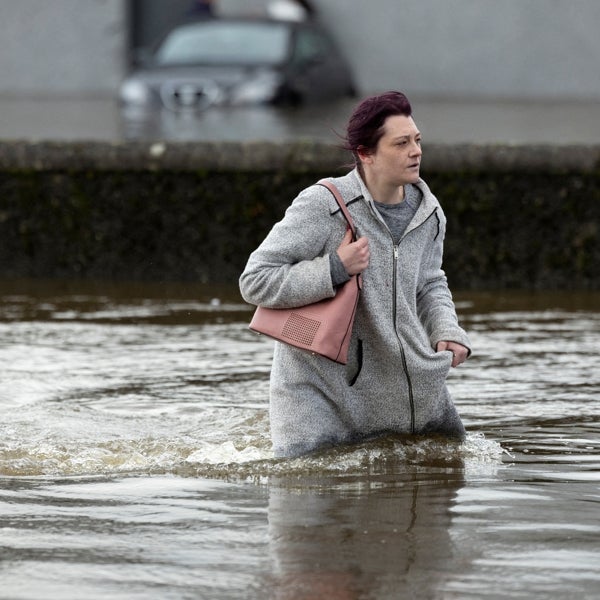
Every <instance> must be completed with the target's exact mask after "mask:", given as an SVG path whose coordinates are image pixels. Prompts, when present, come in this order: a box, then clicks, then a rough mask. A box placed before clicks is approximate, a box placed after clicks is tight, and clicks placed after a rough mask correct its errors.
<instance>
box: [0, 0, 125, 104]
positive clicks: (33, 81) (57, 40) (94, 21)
mask: <svg viewBox="0 0 600 600" xmlns="http://www.w3.org/2000/svg"><path fill="white" fill-rule="evenodd" d="M126 9H127V3H126V2H125V1H124V0H0V47H1V51H0V95H5V96H6V95H10V96H19V95H36V96H55V95H92V96H97V95H103V94H113V93H114V90H115V89H116V87H117V86H118V84H119V81H120V80H121V79H122V77H123V75H124V73H125V71H126V69H127V64H128V23H127V10H126Z"/></svg>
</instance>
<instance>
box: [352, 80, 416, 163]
mask: <svg viewBox="0 0 600 600" xmlns="http://www.w3.org/2000/svg"><path fill="white" fill-rule="evenodd" d="M393 115H404V116H405V117H410V116H412V107H411V105H410V102H409V101H408V98H407V97H406V96H405V95H404V94H403V93H402V92H394V91H390V92H385V93H383V94H378V95H376V96H370V97H369V98H365V99H364V100H363V101H362V102H361V103H360V104H359V105H358V106H357V107H356V108H355V109H354V112H353V113H352V115H351V116H350V119H349V120H348V125H347V127H346V138H345V148H346V150H349V151H350V152H352V154H353V155H354V159H355V161H356V162H357V164H359V160H358V150H359V148H364V149H366V150H373V149H374V148H376V146H377V143H378V142H379V140H380V139H381V137H382V136H383V133H384V131H383V125H384V123H385V120H386V119H387V118H388V117H390V116H393Z"/></svg>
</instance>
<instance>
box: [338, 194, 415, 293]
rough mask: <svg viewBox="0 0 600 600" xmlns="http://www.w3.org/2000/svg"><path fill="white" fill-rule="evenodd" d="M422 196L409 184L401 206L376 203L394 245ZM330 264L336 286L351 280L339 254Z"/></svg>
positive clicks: (413, 214) (399, 238)
mask: <svg viewBox="0 0 600 600" xmlns="http://www.w3.org/2000/svg"><path fill="white" fill-rule="evenodd" d="M422 196H423V194H422V193H421V190H420V189H419V188H418V187H416V186H415V185H411V184H408V185H405V186H404V201H402V202H400V203H399V204H383V203H382V202H377V201H375V207H376V208H377V210H378V212H379V214H380V215H381V216H382V218H383V220H384V221H385V224H386V225H387V226H388V229H389V230H390V233H391V234H392V239H393V241H394V244H398V243H399V242H400V240H401V239H402V236H403V234H404V232H405V231H406V228H407V227H408V224H409V223H410V222H411V220H412V218H413V217H414V216H415V213H416V212H417V209H418V208H419V204H420V203H421V198H422ZM329 264H330V267H331V281H332V283H333V285H334V286H336V285H341V284H342V283H345V282H346V281H348V279H350V277H349V275H348V273H346V269H345V268H344V265H343V264H342V261H341V260H340V257H339V256H338V255H337V252H332V253H331V254H330V255H329Z"/></svg>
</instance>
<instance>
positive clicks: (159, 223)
mask: <svg viewBox="0 0 600 600" xmlns="http://www.w3.org/2000/svg"><path fill="white" fill-rule="evenodd" d="M426 157H427V160H426V163H425V165H424V169H423V171H422V175H423V177H424V179H425V180H426V181H427V182H428V184H429V185H430V187H431V189H432V190H433V192H434V193H435V194H436V195H437V197H438V198H439V200H440V202H441V203H442V206H443V207H444V211H445V213H446V216H447V218H448V232H447V236H446V246H445V249H446V252H445V264H444V268H445V270H446V273H447V275H448V279H449V281H450V283H451V286H452V288H453V289H456V290H460V289H464V290H477V289H478V290H493V289H507V288H511V289H530V290H533V289H535V290H555V289H561V290H598V289H600V270H599V268H598V265H599V264H600V146H598V147H596V146H592V147H590V146H563V147H560V146H559V147H549V146H514V147H512V146H463V147H457V146H427V148H426ZM348 161H349V155H348V154H347V153H346V152H345V151H343V150H341V149H339V148H336V147H333V146H330V145H327V144H319V143H291V144H275V143H273V144H269V143H248V144H237V143H222V144H217V143H172V144H171V143H169V144H166V143H153V144H144V143H135V142H133V143H120V144H108V143H102V142H97V143H96V142H94V143H59V142H45V143H26V142H5V143H1V142H0V240H2V242H1V244H0V277H1V278H15V277H34V278H85V279H103V280H114V281H125V280H131V281H158V282H161V281H164V282H166V281H197V282H209V283H211V282H212V283H215V284H216V283H234V282H236V281H237V278H238V276H239V274H240V272H241V270H242V269H243V267H244V264H245V261H246V259H247V257H248V254H249V253H250V252H251V251H252V250H253V249H254V248H255V247H256V246H257V245H258V244H259V243H260V241H261V240H262V238H263V237H264V236H265V234H266V233H267V232H268V230H269V229H270V227H271V226H272V225H273V223H274V222H276V221H277V220H278V219H280V218H281V216H282V215H283V213H284V211H285V209H286V207H287V206H288V204H289V203H290V202H291V200H292V199H293V198H294V197H295V196H296V194H297V193H298V192H299V191H300V190H301V189H302V188H304V187H306V186H308V185H310V184H312V183H314V182H315V181H317V180H318V179H319V178H321V177H323V176H328V175H337V174H342V173H344V172H346V171H347V170H348Z"/></svg>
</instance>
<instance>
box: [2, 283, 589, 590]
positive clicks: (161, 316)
mask: <svg viewBox="0 0 600 600" xmlns="http://www.w3.org/2000/svg"><path fill="white" fill-rule="evenodd" d="M456 300H457V307H458V310H459V313H460V316H461V320H462V323H463V324H464V326H465V327H466V329H467V330H468V331H469V332H470V334H471V338H472V342H473V344H474V349H475V353H474V355H473V357H472V359H471V360H470V361H469V362H468V363H467V364H466V365H463V366H462V367H460V368H459V369H456V370H454V371H453V372H452V373H451V377H450V380H449V386H450V389H451V391H452V393H453V396H454V398H455V401H456V404H457V406H458V408H459V411H460V413H461V415H462V417H463V419H464V421H465V424H466V426H467V429H468V432H469V433H468V437H467V439H466V441H465V442H464V443H461V444H458V443H456V442H453V443H450V442H445V441H442V440H435V439H421V440H414V439H413V440H410V439H406V440H398V439H386V440H380V441H377V442H372V443H370V444H366V445H362V446H356V447H351V448H345V449H337V450H333V451H329V452H325V453H323V454H320V455H316V456H312V457H310V458H302V459H294V460H276V459H273V457H272V454H271V448H270V443H269V437H268V413H267V403H268V399H267V394H268V375H269V365H270V357H271V348H272V346H271V342H270V341H268V340H266V339H263V338H259V337H256V336H255V335H254V334H252V333H251V332H250V331H249V330H248V329H247V323H248V321H249V318H250V316H251V311H250V308H249V307H248V306H246V305H245V304H243V303H242V302H241V300H240V299H239V297H238V295H237V291H236V290H235V289H233V288H220V287H206V286H192V285H187V286H185V285H181V286H177V285H169V286H161V285H143V286H142V285H135V286H134V285H118V284H101V283H76V282H62V283H44V282H30V281H20V282H3V283H1V284H0V365H1V366H0V409H1V414H2V417H1V420H0V528H1V529H0V531H1V535H2V538H1V539H2V542H1V557H2V562H1V563H0V564H1V566H0V569H1V571H0V581H1V587H0V597H2V598H10V599H12V600H18V599H38V598H39V599H44V600H47V599H61V600H64V599H78V600H79V599H81V598H86V599H92V600H93V599H96V598H97V599H100V598H102V599H105V598H111V599H117V600H120V599H127V600H130V599H137V598H140V599H142V598H143V599H148V598H152V599H163V598H164V599H187V598H190V599H191V598H206V599H211V600H212V599H215V600H217V599H238V598H249V599H259V598H260V599H265V598H273V599H277V600H292V599H293V600H297V599H309V598H311V599H377V600H388V599H399V598H424V599H430V598H431V599H465V598H467V599H468V598H474V599H475V598H476V599H481V598H494V599H495V598H498V599H500V598H502V599H513V598H514V599H517V598H518V599H525V598H527V599H532V598H533V599H537V598H540V599H542V598H543V599H548V598H560V599H567V598H569V599H570V598H573V599H575V598H576V599H578V600H579V599H588V598H589V599H591V598H598V595H599V591H600V569H599V565H600V436H599V434H600V402H599V399H600V382H599V377H598V374H599V369H598V357H599V352H598V351H599V344H600V342H599V339H600V294H598V293H595V294H593V293H589V294H537V295H532V294H526V293H517V292H506V293H498V294H484V293H465V294H456Z"/></svg>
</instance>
